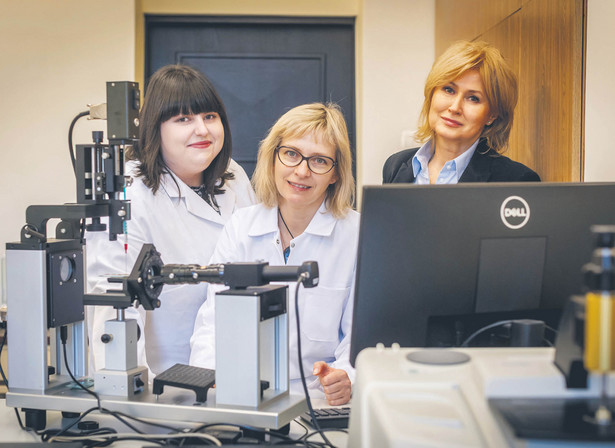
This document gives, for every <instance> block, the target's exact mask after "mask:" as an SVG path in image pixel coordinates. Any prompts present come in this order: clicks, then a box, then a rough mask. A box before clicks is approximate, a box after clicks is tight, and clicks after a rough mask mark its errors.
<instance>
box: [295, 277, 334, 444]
mask: <svg viewBox="0 0 615 448" xmlns="http://www.w3.org/2000/svg"><path fill="white" fill-rule="evenodd" d="M307 278H308V274H307V272H303V273H301V275H300V276H299V279H298V280H297V287H296V288H295V318H296V321H297V355H298V357H299V373H300V374H301V385H302V386H303V392H304V394H305V400H306V401H307V405H308V409H309V411H310V417H311V418H312V423H313V424H314V428H315V429H316V431H317V432H318V433H319V434H320V436H321V437H322V439H323V440H324V441H325V444H326V445H327V446H331V447H334V446H335V445H333V444H332V443H331V442H330V441H329V439H328V438H327V436H326V435H325V433H324V431H323V430H322V429H321V428H320V425H319V424H318V421H317V420H316V415H315V414H314V408H313V407H312V400H310V394H309V392H308V389H307V382H306V381H305V373H304V372H303V358H302V354H301V322H300V319H299V286H301V285H302V284H303V280H307Z"/></svg>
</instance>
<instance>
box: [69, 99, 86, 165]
mask: <svg viewBox="0 0 615 448" xmlns="http://www.w3.org/2000/svg"><path fill="white" fill-rule="evenodd" d="M87 115H90V111H89V110H87V111H83V112H80V113H79V114H78V115H77V116H76V117H75V118H73V121H71V122H70V127H69V128H68V152H69V154H70V161H71V163H72V164H73V172H74V173H75V176H76V175H77V167H76V164H77V162H76V160H75V149H74V148H73V129H74V127H75V124H76V123H77V121H78V120H79V119H80V118H81V117H85V116H87Z"/></svg>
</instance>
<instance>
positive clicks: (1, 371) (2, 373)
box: [0, 322, 9, 389]
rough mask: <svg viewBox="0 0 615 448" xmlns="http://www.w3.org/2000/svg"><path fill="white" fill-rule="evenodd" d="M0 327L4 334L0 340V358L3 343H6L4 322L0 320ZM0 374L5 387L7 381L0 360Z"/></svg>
mask: <svg viewBox="0 0 615 448" xmlns="http://www.w3.org/2000/svg"><path fill="white" fill-rule="evenodd" d="M0 328H4V336H3V337H2V342H1V343H0V360H1V359H2V358H1V357H2V349H3V348H4V344H6V333H7V329H6V322H2V325H0ZM0 375H2V381H4V385H5V386H6V388H7V389H8V388H9V382H8V381H7V379H6V375H5V374H4V369H3V368H2V362H0Z"/></svg>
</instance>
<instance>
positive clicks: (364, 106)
mask: <svg viewBox="0 0 615 448" xmlns="http://www.w3.org/2000/svg"><path fill="white" fill-rule="evenodd" d="M434 17H435V3H434V1H433V0H412V1H409V0H386V1H382V0H365V1H364V2H363V14H362V37H363V40H362V55H361V58H360V70H359V72H360V73H361V76H362V78H361V80H360V82H358V83H357V85H358V86H360V87H359V92H358V98H361V103H360V105H361V108H360V111H358V116H359V125H360V126H359V135H360V144H359V148H358V149H359V151H358V161H359V163H358V165H359V169H358V172H357V177H358V179H357V180H358V184H359V185H370V184H371V185H373V184H380V183H382V165H383V164H384V161H385V160H386V158H387V157H388V156H389V155H391V154H393V153H394V152H397V151H399V150H401V149H405V148H408V147H412V141H413V140H410V141H408V140H407V139H406V142H405V143H402V134H404V133H405V134H411V133H413V132H415V131H416V129H417V121H418V116H419V112H420V110H421V106H422V104H423V85H424V84H425V78H426V77H427V73H428V72H429V70H430V69H431V65H432V64H433V60H434V51H435V41H434V28H435V27H434ZM404 131H406V132H404Z"/></svg>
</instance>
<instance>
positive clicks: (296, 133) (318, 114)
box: [252, 103, 354, 218]
mask: <svg viewBox="0 0 615 448" xmlns="http://www.w3.org/2000/svg"><path fill="white" fill-rule="evenodd" d="M309 134H312V135H314V136H316V137H317V138H319V139H320V140H321V141H324V142H327V143H329V144H331V145H332V146H333V147H334V148H335V160H336V162H337V165H336V166H335V167H334V168H333V169H334V170H335V175H336V176H337V181H336V182H335V183H333V184H331V185H329V187H328V188H327V194H326V197H325V203H326V206H327V209H328V210H329V211H330V212H331V213H332V214H333V216H335V217H336V218H342V217H344V216H345V215H346V213H347V212H348V210H349V209H350V208H351V207H352V201H353V198H354V178H353V176H352V155H351V153H350V142H349V141H348V130H347V128H346V121H345V120H344V116H343V115H342V111H341V110H340V108H339V106H338V105H337V104H334V103H327V104H322V103H312V104H304V105H302V106H297V107H295V108H293V109H291V110H289V111H288V112H286V113H285V114H284V115H282V116H281V117H280V118H279V119H278V121H276V123H275V124H274V125H273V127H272V128H271V129H270V130H269V134H268V135H267V137H265V139H264V140H263V141H261V144H260V147H259V150H258V157H257V161H256V168H255V169H254V175H253V176H252V185H253V186H254V191H255V192H256V197H257V198H258V199H259V200H260V201H261V202H262V203H263V204H264V205H265V206H267V207H277V205H278V199H279V193H278V189H277V188H276V185H275V172H274V167H275V163H276V149H277V148H278V147H279V146H280V145H282V144H283V142H284V140H287V139H292V138H302V137H304V136H306V135H309ZM312 175H313V176H319V174H313V173H312Z"/></svg>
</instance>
